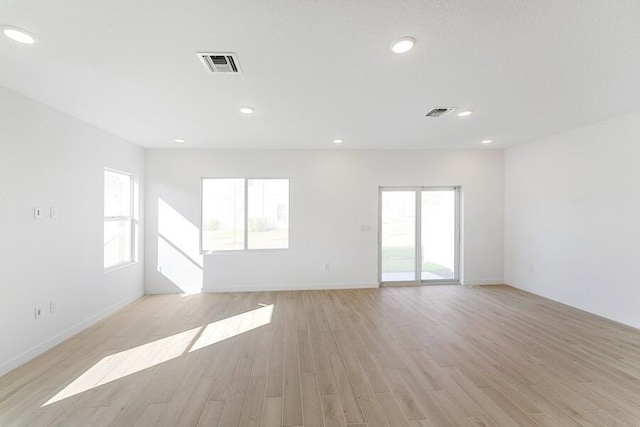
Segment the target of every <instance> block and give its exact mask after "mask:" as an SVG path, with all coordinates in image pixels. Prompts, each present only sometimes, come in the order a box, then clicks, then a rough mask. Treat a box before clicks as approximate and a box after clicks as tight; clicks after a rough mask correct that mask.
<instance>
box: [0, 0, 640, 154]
mask: <svg viewBox="0 0 640 427" xmlns="http://www.w3.org/2000/svg"><path fill="white" fill-rule="evenodd" d="M0 17H1V18H0V25H3V24H8V25H15V26H18V27H22V28H25V29H27V30H29V31H30V32H32V33H34V34H35V35H36V36H37V37H38V39H39V43H38V44H36V45H33V46H23V45H19V44H17V43H15V42H12V41H11V40H8V39H6V38H5V37H0V85H3V86H6V87H8V88H11V89H13V90H16V91H18V92H21V93H24V94H26V95H27V96H29V97H32V98H34V99H36V100H39V101H41V102H43V103H45V104H48V105H51V106H53V107H55V108H58V109H60V110H62V111H64V112H66V113H68V114H70V115H73V116H75V117H78V118H80V119H82V120H85V121H87V122H89V123H92V124H94V125H96V126H98V127H101V128H103V129H106V130H108V131H110V132H113V133H115V134H117V135H120V136H122V137H124V138H126V139H128V140H130V141H132V142H134V143H137V144H139V145H142V146H145V147H176V144H175V143H173V142H172V140H173V139H174V138H184V139H186V140H187V143H186V144H184V145H181V147H185V148H201V147H211V148H328V147H329V148H333V147H334V145H333V144H332V143H331V141H332V140H333V139H334V138H343V139H344V140H345V143H344V144H343V145H342V146H341V147H343V148H474V147H480V145H479V143H478V141H479V140H481V139H485V138H492V139H494V140H495V143H494V144H492V145H491V146H489V147H495V148H500V147H505V146H508V145H513V144H517V143H520V142H523V141H527V140H531V139H534V138H538V137H541V136H546V135H549V134H553V133H556V132H560V131H563V130H567V129H570V128H573V127H576V126H579V125H582V124H585V123H589V122H594V121H597V120H602V119H606V118H608V117H611V116H615V115H619V114H623V113H626V112H629V111H634V110H638V109H640V78H639V76H640V47H639V45H638V42H639V41H640V25H638V22H640V2H639V1H637V0H609V1H601V0H563V1H558V0H536V1H531V0H512V1H505V0H465V1H463V0H415V1H409V0H402V1H390V0H386V1H381V0H350V1H336V0H323V1H310V0H307V1H302V0H295V1H294V0H286V1H285V0H279V1H273V0H263V1H255V0H253V1H246V0H227V1H213V0H208V1H202V0H194V1H167V0H160V1H159V0H136V1H131V0H126V1H125V0H110V1H100V2H93V1H86V0H64V1H63V0H60V1H51V0H21V1H15V0H0ZM405 35H411V36H413V37H415V38H416V39H417V44H416V46H415V48H414V49H413V50H412V51H410V52H409V53H407V54H404V55H396V54H393V53H392V52H391V51H390V49H389V45H390V43H391V42H392V41H393V40H394V39H397V38H399V37H401V36H405ZM198 51H214V52H215V51H223V52H226V51H232V52H237V54H238V57H239V60H240V64H241V67H242V70H243V73H242V74H239V75H211V74H208V73H206V72H205V70H204V68H203V66H202V64H201V63H200V61H199V60H198V58H197V56H196V55H195V52H198ZM244 105H250V106H253V107H254V108H255V111H256V112H255V114H253V115H252V116H245V115H242V114H240V113H239V111H238V109H239V108H240V107H241V106H244ZM434 106H458V107H460V108H464V109H466V108H469V109H472V110H474V111H475V114H474V115H472V116H471V117H468V118H464V119H462V118H458V117H457V116H455V114H451V115H449V116H447V117H444V118H441V119H427V118H425V117H424V114H425V113H426V112H427V111H428V110H429V109H430V108H431V107H434ZM0 119H1V118H0ZM335 148H336V149H339V148H338V147H335ZM483 148H484V147H483Z"/></svg>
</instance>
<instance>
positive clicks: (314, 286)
mask: <svg viewBox="0 0 640 427" xmlns="http://www.w3.org/2000/svg"><path fill="white" fill-rule="evenodd" d="M378 288H379V286H378V284H377V283H374V282H353V283H308V284H302V285H300V284H295V285H262V286H225V287H220V288H217V287H210V288H203V289H202V293H203V294H216V293H221V292H275V291H313V290H317V291H321V290H328V289H332V290H333V289H337V290H340V289H378ZM175 293H180V292H175ZM162 294H167V292H163V291H162V290H158V291H155V290H153V289H147V291H146V295H162Z"/></svg>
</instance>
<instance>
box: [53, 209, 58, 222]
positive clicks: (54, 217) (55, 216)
mask: <svg viewBox="0 0 640 427" xmlns="http://www.w3.org/2000/svg"><path fill="white" fill-rule="evenodd" d="M51 219H58V208H51Z"/></svg>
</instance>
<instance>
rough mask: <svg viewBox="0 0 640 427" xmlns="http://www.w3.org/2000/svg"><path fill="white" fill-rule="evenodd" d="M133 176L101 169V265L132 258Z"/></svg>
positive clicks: (133, 239)
mask: <svg viewBox="0 0 640 427" xmlns="http://www.w3.org/2000/svg"><path fill="white" fill-rule="evenodd" d="M134 245H135V221H134V177H133V176H132V175H128V174H125V173H121V172H115V171H112V170H108V169H105V171H104V268H105V270H108V269H112V268H115V267H120V266H123V265H126V264H130V263H132V262H134V261H135V250H134Z"/></svg>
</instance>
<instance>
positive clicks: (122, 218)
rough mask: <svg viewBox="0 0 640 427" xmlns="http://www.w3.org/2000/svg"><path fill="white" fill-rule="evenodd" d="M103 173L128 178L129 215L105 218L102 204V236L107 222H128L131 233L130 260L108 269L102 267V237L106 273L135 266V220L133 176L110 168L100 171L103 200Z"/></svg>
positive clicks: (136, 259)
mask: <svg viewBox="0 0 640 427" xmlns="http://www.w3.org/2000/svg"><path fill="white" fill-rule="evenodd" d="M105 172H111V173H115V174H118V175H123V176H127V177H128V178H129V215H127V216H106V215H104V210H105V208H106V206H104V202H103V206H102V213H103V216H104V222H103V227H102V232H103V234H104V225H105V224H106V223H107V222H117V221H129V232H130V233H131V238H130V242H131V249H130V254H131V257H130V259H128V260H126V261H123V262H120V263H118V264H114V265H111V266H109V267H104V236H103V239H102V240H103V242H102V265H103V268H104V272H105V273H108V272H110V271H113V270H118V269H120V268H123V267H127V266H129V265H132V264H135V263H137V262H138V257H137V254H136V247H137V245H136V239H137V236H136V220H135V197H136V196H135V190H136V188H135V179H136V177H135V175H134V174H131V173H128V172H123V171H120V170H117V169H111V168H104V170H103V171H102V193H103V195H102V198H103V199H104V192H105V188H104V186H105Z"/></svg>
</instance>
